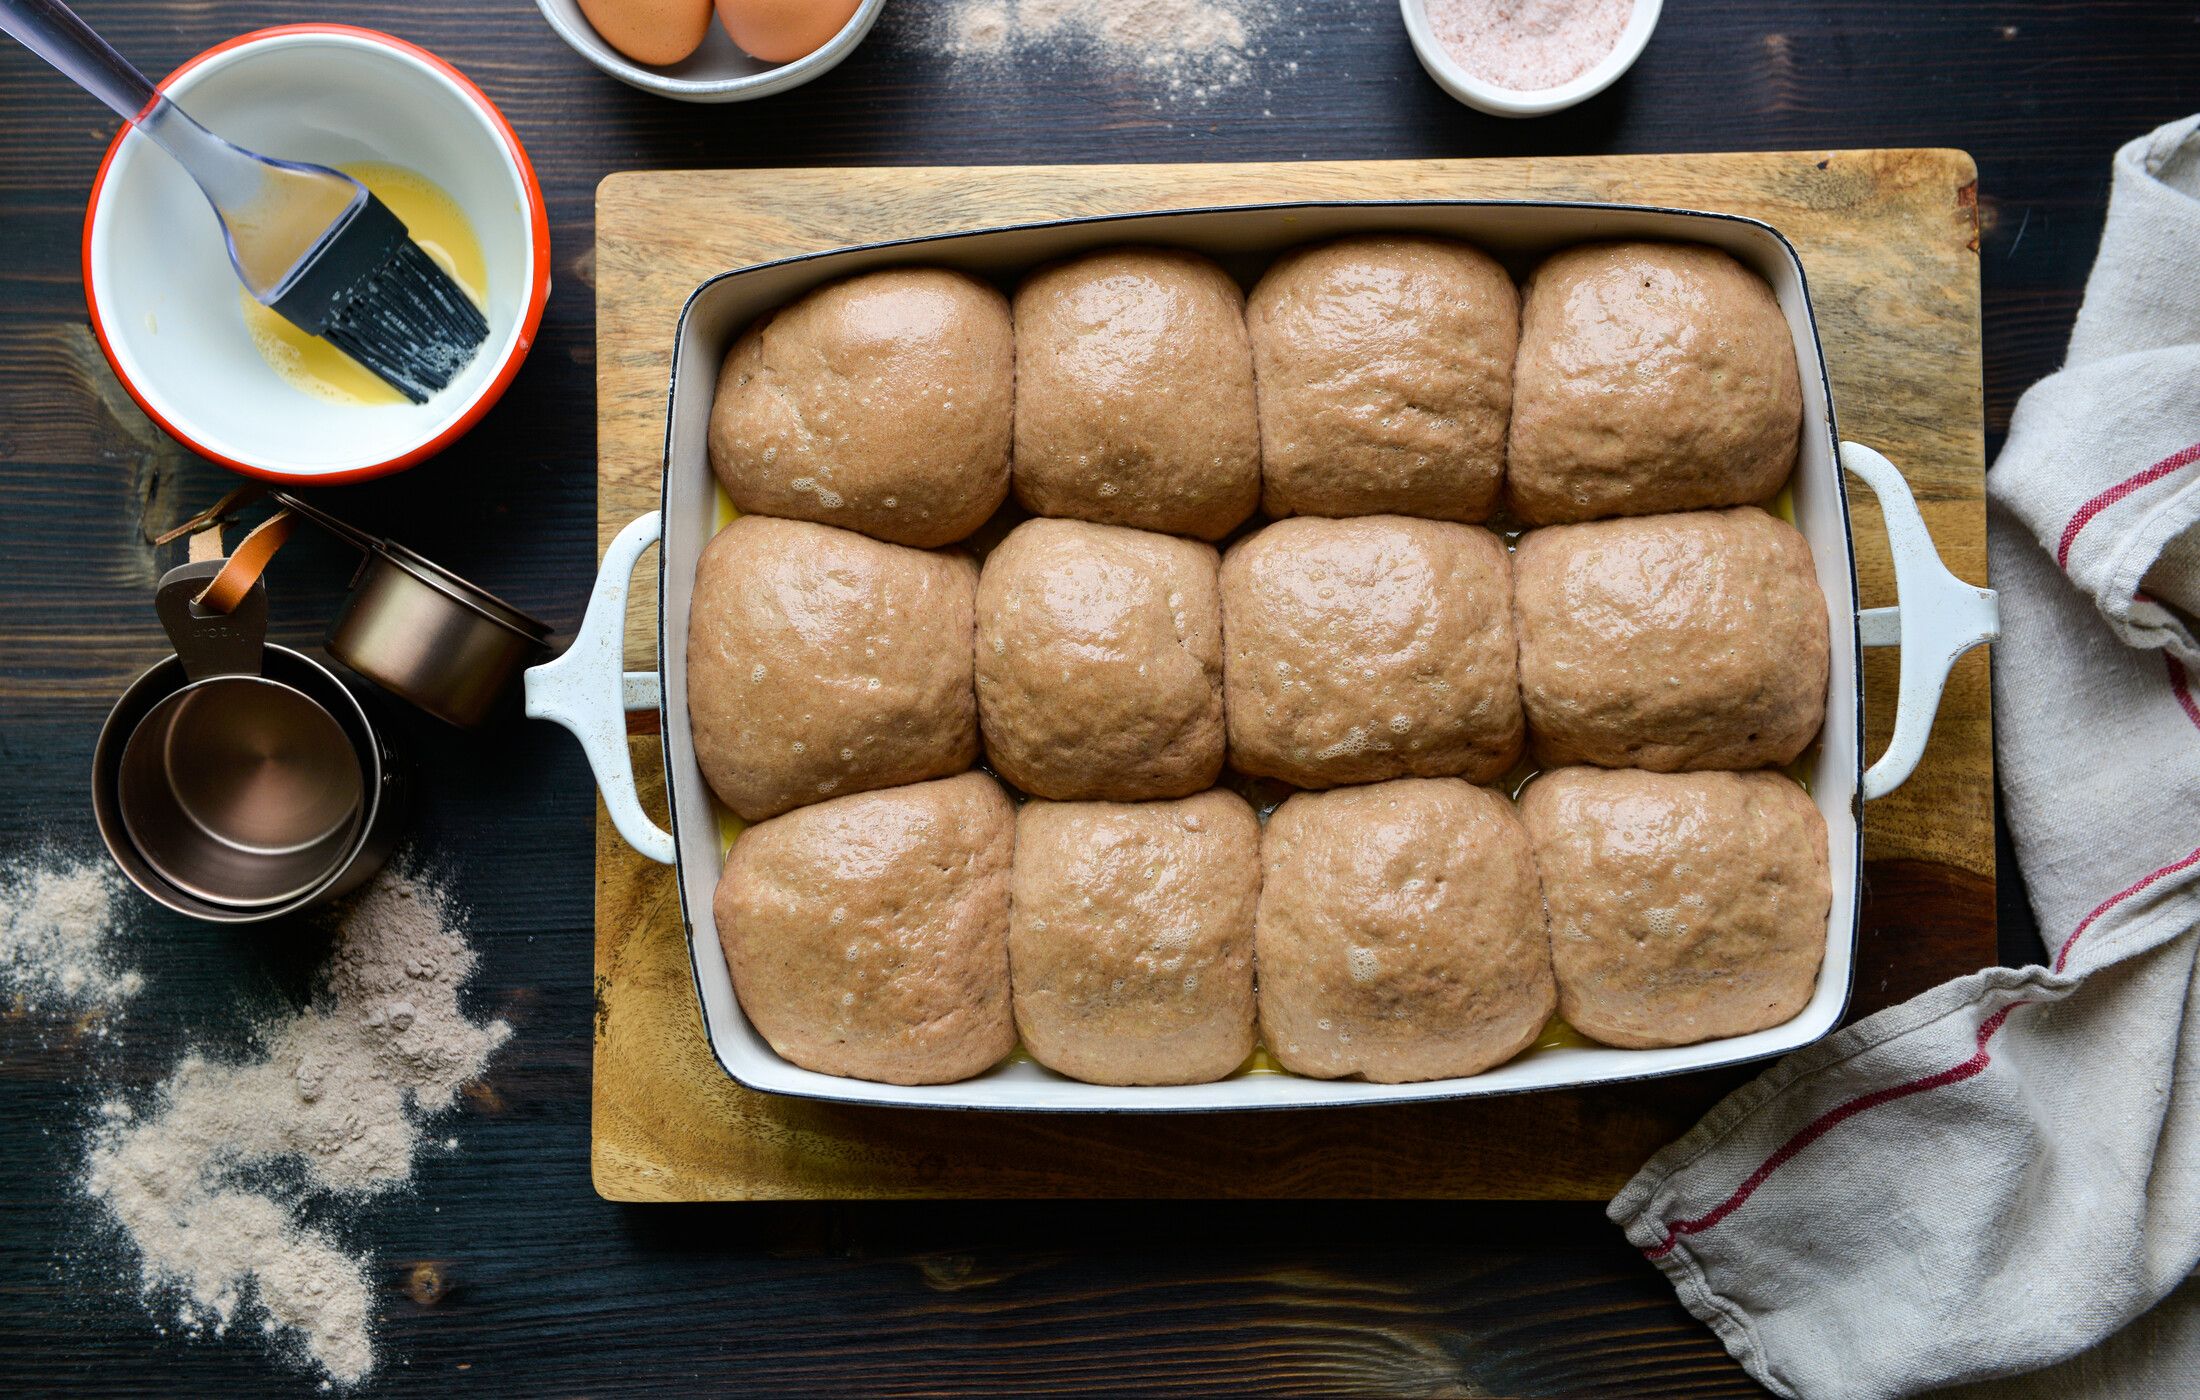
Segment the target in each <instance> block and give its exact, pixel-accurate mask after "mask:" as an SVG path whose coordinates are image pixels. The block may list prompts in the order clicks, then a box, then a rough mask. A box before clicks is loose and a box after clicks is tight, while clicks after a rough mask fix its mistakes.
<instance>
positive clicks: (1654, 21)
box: [545, 0, 1663, 117]
mask: <svg viewBox="0 0 2200 1400" xmlns="http://www.w3.org/2000/svg"><path fill="white" fill-rule="evenodd" d="M545 3H547V0H545ZM1398 5H1399V9H1400V10H1401V11H1402V12H1403V13H1404V15H1405V21H1406V33H1407V35H1409V36H1410V37H1411V38H1412V40H1413V51H1414V52H1415V53H1416V54H1419V55H1420V57H1421V66H1422V67H1423V68H1426V69H1427V70H1428V75H1429V76H1430V77H1431V78H1434V79H1435V80H1436V85H1437V86H1438V87H1441V88H1442V89H1443V90H1444V91H1446V92H1448V93H1450V94H1451V95H1452V96H1453V97H1456V98H1458V99H1459V100H1460V101H1461V102H1464V103H1466V104H1467V105H1468V106H1469V107H1472V108H1474V109H1475V110H1477V111H1481V112H1488V113H1489V114H1490V115H1491V116H1493V117H1541V116H1547V115H1549V114H1550V113H1552V112H1559V111H1564V110H1565V109H1566V108H1568V107H1571V106H1574V105H1575V104H1576V103H1580V102H1586V101H1588V100H1589V99H1590V98H1592V97H1594V96H1596V95H1597V94H1598V93H1600V92H1602V91H1604V90H1605V89H1606V88H1608V87H1610V86H1611V85H1612V84H1613V83H1615V82H1618V81H1619V76H1620V74H1622V73H1625V72H1626V71H1627V70H1628V69H1630V68H1632V67H1634V66H1635V60H1636V59H1638V58H1640V57H1642V50H1643V47H1644V46H1645V45H1647V44H1648V43H1649V42H1650V31H1651V30H1653V29H1656V28H1657V27H1658V14H1659V12H1660V11H1661V10H1662V9H1663V0H1635V12H1634V13H1633V14H1632V15H1630V16H1628V19H1627V27H1626V28H1625V29H1623V30H1621V31H1620V36H1619V44H1618V45H1617V46H1616V47H1615V48H1613V50H1612V51H1611V52H1610V53H1608V54H1606V55H1605V56H1604V57H1603V59H1602V60H1601V61H1599V62H1598V63H1597V64H1596V65H1595V66H1594V67H1592V68H1590V69H1589V71H1588V72H1586V73H1583V74H1582V75H1581V76H1580V77H1578V78H1576V79H1574V80H1573V81H1572V82H1570V83H1565V84H1562V85H1560V86H1558V87H1555V88H1543V89H1541V90H1540V91H1536V92H1516V91H1514V90H1512V89H1511V88H1501V87H1498V86H1496V85H1495V84H1492V83H1488V82H1485V81H1483V80H1482V79H1480V78H1477V77H1474V76H1473V75H1472V74H1470V73H1468V72H1467V71H1466V70H1465V69H1464V68H1461V67H1460V66H1459V63H1458V61H1457V60H1456V59H1454V58H1453V57H1452V56H1451V54H1450V53H1448V52H1447V51H1446V50H1445V48H1444V45H1443V42H1442V41H1441V40H1439V39H1438V38H1437V37H1436V31H1435V30H1433V29H1431V28H1430V27H1429V22H1428V0H1398Z"/></svg>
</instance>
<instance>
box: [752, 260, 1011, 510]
mask: <svg viewBox="0 0 2200 1400" xmlns="http://www.w3.org/2000/svg"><path fill="white" fill-rule="evenodd" d="M1015 382H1016V370H1015V344H1014V339H1013V337H1012V335H1011V330H1010V325H1009V315H1008V299H1007V298H1006V297H1004V296H1002V295H1001V294H1000V293H999V292H998V291H995V290H994V289H993V288H991V287H989V286H987V285H986V284H985V283H983V282H980V281H978V280H977V279H976V278H974V277H970V276H967V275H965V274H963V273H960V272H950V271H948V270H947V269H946V268H939V267H898V268H889V269H887V270H885V271H882V272H867V273H864V274H862V275H860V276H856V277H851V278H848V279H847V280H846V281H842V282H833V283H828V284H827V285H825V286H823V287H819V288H818V289H817V290H815V291H813V292H810V293H808V294H806V295H804V296H802V297H800V298H798V299H796V300H795V301H793V302H791V303H789V304H788V305H786V306H783V307H781V308H780V309H779V310H777V311H774V312H772V313H771V314H769V315H767V316H765V317H764V318H763V319H762V320H760V321H758V322H757V323H756V324H755V325H753V326H751V327H749V328H748V330H746V331H744V332H743V333H742V335H741V338H740V339H739V340H737V341H735V342H734V346H733V349H732V351H731V352H729V353H728V354H727V356H726V361H725V365H724V367H723V368H721V369H720V371H719V374H718V397H717V399H716V401H715V402H714V403H713V404H712V405H711V414H710V465H711V469H712V470H713V471H715V472H716V473H717V474H718V480H719V482H720V483H721V484H723V485H724V486H725V488H726V494H727V495H728V496H729V497H731V498H732V500H733V504H734V507H735V508H736V509H737V510H742V511H754V512H757V513H759V514H763V515H779V516H785V517H788V518H790V519H795V520H816V521H821V522H823V523H825V524H827V525H840V526H844V527H846V528H847V529H850V530H861V531H862V532H863V533H865V534H867V535H875V536H877V537H878V538H879V539H882V540H891V541H892V542H894V543H896V544H910V545H926V546H929V545H940V544H947V543H950V542H951V541H954V540H959V539H961V538H963V537H964V536H965V535H968V534H969V533H970V532H971V531H973V530H975V529H977V528H978V527H979V526H980V525H982V524H984V523H985V521H986V518H987V517H988V516H990V515H992V514H993V512H994V511H995V510H996V509H998V508H999V506H1000V504H1001V502H1002V501H1003V500H1004V499H1005V498H1006V497H1007V495H1008V444H1009V433H1010V428H1011V424H1012V421H1013V413H1014V410H1013V401H1014V391H1015Z"/></svg>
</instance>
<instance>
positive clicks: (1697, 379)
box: [1505, 243, 1803, 525]
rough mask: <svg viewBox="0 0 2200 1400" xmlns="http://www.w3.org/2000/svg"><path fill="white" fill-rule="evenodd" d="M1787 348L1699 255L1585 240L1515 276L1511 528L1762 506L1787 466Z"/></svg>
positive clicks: (1669, 247)
mask: <svg viewBox="0 0 2200 1400" xmlns="http://www.w3.org/2000/svg"><path fill="white" fill-rule="evenodd" d="M1802 415H1803V394H1802V382H1801V379H1800V378H1799V376H1798V375H1797V373H1796V368H1795V342H1794V339H1793V336H1792V333H1791V332H1790V331H1789V329H1788V323H1787V318H1786V317H1785V316H1783V315H1782V314H1781V311H1780V304H1779V302H1778V301H1777V300H1776V299H1775V298H1774V296H1773V294H1772V288H1770V287H1769V286H1766V285H1765V282H1764V280H1763V279H1762V278H1760V277H1758V276H1757V274H1756V273H1754V272H1751V271H1750V270H1749V269H1748V268H1745V267H1743V266H1742V265H1741V264H1740V263H1738V262H1736V261H1735V260H1734V259H1733V258H1731V257H1729V256H1727V255H1726V254H1725V253H1722V252H1720V251H1718V250H1717V249H1715V248H1706V247H1702V246H1700V245H1697V244H1691V243H1595V244H1589V245H1586V246H1584V247H1579V248H1568V249H1566V250H1565V251H1564V252H1561V253H1556V254H1553V255H1552V256H1551V257H1549V258H1547V259H1545V260H1544V262H1543V264H1542V265H1541V266H1540V267H1538V268H1537V269H1536V270H1535V273H1534V275H1533V276H1532V277H1530V278H1529V280H1528V290H1527V296H1526V299H1525V301H1524V304H1523V306H1522V310H1521V326H1520V358H1519V361H1518V363H1517V365H1516V367H1515V369H1514V371H1513V414H1512V438H1511V452H1510V460H1509V462H1508V464H1507V467H1506V477H1505V498H1506V502H1507V504H1508V505H1509V506H1510V507H1511V510H1512V513H1513V515H1515V516H1516V517H1518V518H1519V519H1520V520H1521V521H1522V522H1523V523H1525V524H1530V525H1547V524H1552V523H1555V522H1558V521H1567V520H1593V519H1596V518H1598V517H1600V516H1607V515H1654V514H1656V513H1658V512H1660V511H1671V510H1694V509H1697V508H1699V507H1703V506H1731V505H1743V504H1747V503H1750V502H1757V501H1764V500H1767V499H1769V498H1770V497H1771V496H1772V494H1773V493H1774V492H1776V491H1778V490H1779V489H1780V485H1781V483H1782V482H1784V481H1786V480H1787V478H1788V473H1789V472H1790V471H1792V470H1793V469H1794V466H1795V448H1796V441H1797V438H1798V435H1799V433H1800V430H1801V426H1802Z"/></svg>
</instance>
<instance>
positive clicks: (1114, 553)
mask: <svg viewBox="0 0 2200 1400" xmlns="http://www.w3.org/2000/svg"><path fill="white" fill-rule="evenodd" d="M1218 562H1219V557H1218V556H1217V555H1216V553H1215V550H1214V546H1213V545H1208V544H1201V543H1199V542H1197V541H1195V540H1184V539H1177V538H1175V537H1174V536H1170V535H1156V534H1149V533H1148V532H1146V531H1144V530H1126V529H1123V528H1122V527H1120V526H1115V525H1088V524H1086V523H1084V522H1082V521H1076V520H1027V521H1025V522H1024V523H1023V524H1021V525H1019V526H1017V527H1016V529H1015V530H1013V531H1012V532H1010V534H1009V536H1008V538H1007V539H1005V540H1003V541H1002V542H1001V543H1000V544H999V545H998V546H997V547H996V548H995V549H994V550H993V552H992V553H991V554H989V555H987V556H986V561H985V570H984V572H983V573H982V574H981V575H980V577H979V579H978V664H977V678H978V719H979V723H980V725H981V726H982V729H983V732H984V735H985V749H986V755H987V758H988V759H989V760H990V761H991V763H992V765H993V771H994V772H996V773H998V774H1000V775H1001V776H1002V777H1003V778H1006V779H1007V780H1008V781H1009V782H1011V783H1013V784H1015V785H1016V786H1017V787H1019V788H1022V789H1023V790H1024V791H1025V792H1028V793H1032V794H1034V795H1036V796H1040V797H1052V798H1061V799H1070V798H1104V799H1108V800H1112V801H1121V802H1128V801H1135V800H1138V799H1141V798H1151V797H1184V796H1187V795H1189V794H1191V793H1195V792H1198V791H1199V790H1200V789H1201V788H1205V787H1209V786H1212V785H1213V783H1214V780H1215V777H1216V775H1217V774H1219V773H1220V772H1221V771H1222V751H1223V737H1222V607H1221V603H1220V602H1219V601H1218V599H1217V597H1216V592H1215V569H1216V566H1217V564H1218Z"/></svg>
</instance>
